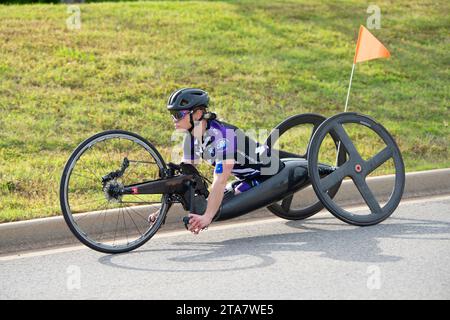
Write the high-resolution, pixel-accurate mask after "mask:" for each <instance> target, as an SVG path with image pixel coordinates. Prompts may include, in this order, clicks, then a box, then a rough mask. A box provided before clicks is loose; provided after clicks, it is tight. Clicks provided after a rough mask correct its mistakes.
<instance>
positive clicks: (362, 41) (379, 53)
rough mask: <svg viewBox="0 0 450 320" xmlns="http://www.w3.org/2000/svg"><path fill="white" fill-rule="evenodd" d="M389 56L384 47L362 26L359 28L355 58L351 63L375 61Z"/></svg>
mask: <svg viewBox="0 0 450 320" xmlns="http://www.w3.org/2000/svg"><path fill="white" fill-rule="evenodd" d="M390 56H391V54H390V53H389V51H388V50H387V49H386V48H385V46H384V45H383V44H382V43H381V42H380V41H379V40H378V39H377V38H375V37H374V35H373V34H371V33H370V32H369V30H367V29H366V28H365V27H364V26H361V27H359V35H358V42H357V43H356V51H355V58H354V59H353V63H358V62H362V61H367V60H372V59H377V58H389V57H390Z"/></svg>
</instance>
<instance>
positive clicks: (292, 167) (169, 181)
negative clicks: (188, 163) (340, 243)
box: [122, 158, 334, 221]
mask: <svg viewBox="0 0 450 320" xmlns="http://www.w3.org/2000/svg"><path fill="white" fill-rule="evenodd" d="M307 164H308V161H307V160H305V159H302V158H287V159H281V165H282V168H281V169H280V170H279V172H278V173H277V174H275V175H273V176H271V177H270V178H268V179H267V180H265V181H263V182H261V183H260V184H259V185H258V186H256V187H253V188H251V189H250V190H247V191H245V192H242V193H239V194H234V192H232V193H228V194H225V196H224V199H223V201H222V205H221V206H220V208H219V210H218V212H217V214H216V217H215V219H214V220H215V221H221V220H228V219H231V218H235V217H238V216H241V215H244V214H246V213H249V212H251V211H254V210H256V209H259V208H263V207H266V206H268V205H270V204H272V203H274V202H277V201H281V200H283V199H284V198H286V197H287V196H289V195H291V194H293V193H295V192H297V191H299V190H300V189H302V188H305V187H306V186H308V185H309V184H310V179H309V176H308V167H307ZM319 171H320V174H321V175H326V174H329V173H331V172H333V171H334V168H333V167H330V166H327V165H322V164H320V165H319ZM193 178H194V177H193V175H191V174H180V175H175V176H168V177H165V178H162V179H158V180H154V181H149V182H143V183H138V184H133V185H127V186H125V187H124V188H123V192H122V193H123V194H178V195H183V196H184V195H186V190H189V189H190V192H189V193H188V195H189V196H188V197H187V199H185V200H186V202H187V203H188V205H187V208H192V205H193V203H192V200H193V195H194V191H195V190H194V187H193ZM187 208H185V209H187ZM196 213H198V212H196Z"/></svg>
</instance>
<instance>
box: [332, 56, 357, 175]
mask: <svg viewBox="0 0 450 320" xmlns="http://www.w3.org/2000/svg"><path fill="white" fill-rule="evenodd" d="M355 66H356V63H355V62H353V66H352V73H351V74H350V81H349V83H348V90H347V99H345V108H344V112H347V107H348V98H349V97H350V89H351V87H352V80H353V73H354V72H355ZM340 149H341V141H340V140H339V143H338V148H337V153H336V167H337V166H338V157H339V151H340Z"/></svg>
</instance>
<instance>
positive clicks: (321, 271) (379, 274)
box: [0, 195, 450, 299]
mask: <svg viewBox="0 0 450 320" xmlns="http://www.w3.org/2000/svg"><path fill="white" fill-rule="evenodd" d="M449 267H450V195H448V196H439V197H433V198H428V199H415V200H408V201H404V202H402V204H401V205H400V207H399V208H398V209H397V211H396V212H395V213H394V214H393V215H392V216H391V217H390V218H389V219H388V220H386V221H384V222H383V223H381V224H379V225H377V226H373V227H365V228H361V227H353V226H349V225H346V224H345V223H343V222H341V221H339V220H337V219H336V218H334V217H333V216H332V215H331V214H329V213H328V212H321V213H319V214H317V215H316V216H314V217H312V218H310V219H307V220H305V221H296V222H294V221H286V220H281V219H278V218H271V219H267V220H260V221H253V222H245V223H228V224H222V225H216V226H212V227H210V229H209V230H207V231H206V232H203V233H201V234H200V235H198V236H194V235H192V234H190V233H188V232H186V231H183V232H170V233H169V232H167V233H163V232H161V233H160V234H157V235H156V236H155V237H154V238H153V239H151V240H150V241H149V242H148V243H147V244H146V245H144V246H143V247H141V248H140V249H138V250H136V251H134V252H132V253H128V254H122V255H105V254H101V253H98V252H95V251H92V250H90V249H88V248H85V247H83V246H77V247H70V248H58V249H55V250H48V251H42V252H32V253H27V254H22V255H20V256H14V255H13V256H4V257H0V298H1V299H401V298H402V299H403V298H406V299H425V298H427V299H428V298H430V299H449V298H450V271H449V270H450V269H449Z"/></svg>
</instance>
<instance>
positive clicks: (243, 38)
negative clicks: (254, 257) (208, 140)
mask: <svg viewBox="0 0 450 320" xmlns="http://www.w3.org/2000/svg"><path fill="white" fill-rule="evenodd" d="M377 5H378V6H379V7H380V8H381V13H382V20H381V23H382V28H381V29H380V30H373V33H374V34H375V36H377V37H378V38H379V39H380V40H381V41H382V42H383V43H384V44H385V45H386V46H387V47H388V49H389V50H390V52H391V54H392V57H391V58H390V59H389V60H385V59H383V60H376V61H371V62H367V63H362V64H358V66H357V68H356V73H355V76H354V82H353V87H352V93H351V97H350V104H349V107H350V110H352V111H358V112H361V113H364V114H368V115H370V116H373V117H374V118H375V119H377V120H378V121H380V122H381V123H382V124H383V125H384V126H385V127H386V128H387V129H388V130H389V131H390V132H391V133H392V134H393V135H394V137H395V139H396V140H397V142H398V144H399V146H400V148H401V150H402V153H403V157H404V160H405V163H406V168H407V171H416V170H425V169H433V168H443V167H449V166H450V160H449V159H450V157H449V151H448V147H449V136H450V134H449V133H450V132H449V127H448V122H449V118H450V117H449V108H448V107H449V80H450V77H449V75H450V72H449V65H450V59H449V54H448V52H449V49H450V48H449V37H448V35H449V31H450V30H449V29H450V28H449V24H450V22H449V19H448V16H447V13H448V12H449V6H448V2H447V1H395V2H392V1H378V2H377ZM367 6H368V4H367V2H365V1H346V2H341V1H322V2H311V1H306V0H305V1H283V2H272V1H230V2H225V1H224V2H220V1H214V2H200V1H198V2H197V1H192V2H191V1H189V2H187V1H186V2H139V3H136V2H124V3H94V4H83V5H80V8H81V22H82V28H81V30H69V29H68V28H67V27H66V19H67V18H68V17H69V15H70V14H69V13H67V6H65V5H8V6H0V43H1V45H0V112H1V117H0V222H5V221H14V220H20V219H30V218H35V217H43V216H49V215H57V214H60V210H59V202H58V201H59V200H58V187H59V179H60V176H61V173H62V169H63V166H64V164H65V161H66V160H67V159H68V157H69V155H70V153H71V152H72V151H73V149H74V148H75V147H76V146H77V144H78V143H80V142H81V141H82V140H84V139H86V138H87V137H89V136H90V135H92V134H94V133H97V132H99V131H102V130H106V129H113V128H120V129H124V130H129V131H133V132H136V133H138V134H141V135H143V136H144V137H146V138H147V139H149V140H150V141H151V142H152V143H154V144H155V145H156V146H157V147H158V149H160V150H162V152H163V153H164V155H165V156H166V157H167V156H168V155H169V154H170V143H171V142H170V137H171V134H172V125H171V121H170V118H169V117H168V115H167V113H166V112H165V103H166V100H167V97H168V95H169V94H170V92H172V91H173V90H174V89H177V88H180V87H183V86H193V87H201V88H204V89H206V90H207V91H208V92H209V93H210V94H211V97H212V104H211V108H212V109H213V110H215V111H216V112H217V113H218V114H219V116H220V118H222V119H224V120H226V121H227V122H230V123H233V124H235V125H237V126H239V127H241V128H243V129H251V128H258V129H267V130H270V129H271V128H272V127H273V126H275V125H276V124H278V123H279V122H281V121H282V120H283V119H285V118H286V117H288V116H290V115H293V114H297V113H304V112H316V113H321V114H323V115H325V116H331V115H333V114H336V113H337V112H340V111H343V107H344V102H345V96H346V90H347V85H348V78H349V74H350V71H351V63H352V58H353V54H354V48H355V43H356V37H357V31H358V28H359V25H360V24H365V21H366V19H367V17H368V14H367V13H366V9H367ZM294 143H295V139H294ZM367 145H370V141H369V140H368V141H367ZM168 160H169V159H167V161H168ZM203 168H204V170H206V168H205V167H203Z"/></svg>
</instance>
